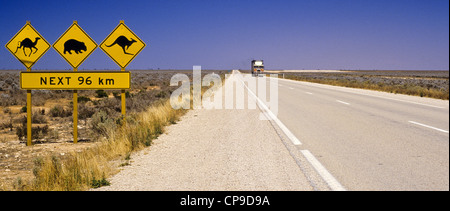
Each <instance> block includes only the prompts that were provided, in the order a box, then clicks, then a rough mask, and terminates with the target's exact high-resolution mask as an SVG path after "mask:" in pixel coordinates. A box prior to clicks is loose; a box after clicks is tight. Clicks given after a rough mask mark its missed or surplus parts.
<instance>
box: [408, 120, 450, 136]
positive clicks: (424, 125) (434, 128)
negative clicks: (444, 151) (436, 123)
mask: <svg viewBox="0 0 450 211" xmlns="http://www.w3.org/2000/svg"><path fill="white" fill-rule="evenodd" d="M408 122H409V123H412V124H416V125H420V126H422V127H426V128H430V129H433V130H437V131H440V132H444V133H449V132H448V131H447V130H443V129H439V128H436V127H433V126H429V125H426V124H422V123H418V122H415V121H408Z"/></svg>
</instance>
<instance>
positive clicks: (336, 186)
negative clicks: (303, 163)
mask: <svg viewBox="0 0 450 211" xmlns="http://www.w3.org/2000/svg"><path fill="white" fill-rule="evenodd" d="M300 152H301V153H302V154H303V156H305V158H306V160H308V162H309V163H310V164H311V165H312V166H313V167H314V169H316V171H317V173H319V175H320V176H321V177H322V179H323V180H325V182H326V183H327V184H328V186H329V187H330V188H331V190H333V191H345V188H344V187H343V186H342V185H341V183H339V182H338V181H337V180H336V178H334V177H333V175H331V174H330V172H328V170H327V169H326V168H325V167H324V166H323V165H322V164H321V163H320V162H319V161H318V160H317V159H316V157H314V155H313V154H311V152H309V151H308V150H300Z"/></svg>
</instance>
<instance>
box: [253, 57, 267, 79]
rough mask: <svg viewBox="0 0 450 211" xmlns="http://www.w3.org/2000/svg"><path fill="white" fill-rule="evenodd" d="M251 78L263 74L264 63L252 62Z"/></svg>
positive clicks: (259, 61) (260, 61) (261, 61)
mask: <svg viewBox="0 0 450 211" xmlns="http://www.w3.org/2000/svg"><path fill="white" fill-rule="evenodd" d="M251 71H252V76H258V75H259V74H261V73H264V61H263V60H252V68H251Z"/></svg>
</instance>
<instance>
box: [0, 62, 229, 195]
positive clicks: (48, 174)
mask: <svg viewBox="0 0 450 211" xmlns="http://www.w3.org/2000/svg"><path fill="white" fill-rule="evenodd" d="M131 72H132V80H131V83H132V85H131V89H130V90H127V92H126V106H127V115H126V117H125V118H124V117H123V116H122V115H121V107H120V105H121V101H120V99H121V95H120V90H101V91H98V90H87V91H84V90H83V91H78V96H79V97H78V119H79V122H78V127H79V129H78V132H79V140H78V143H77V144H73V143H72V141H73V135H72V127H73V126H72V111H73V107H72V97H73V95H72V92H71V91H61V90H52V91H48V90H36V91H33V93H32V94H33V96H32V103H33V108H32V109H33V125H32V127H33V128H32V129H33V145H32V146H25V142H26V112H25V113H24V112H22V110H23V109H22V108H23V107H24V105H26V91H24V90H20V89H19V84H18V82H19V72H18V71H0V77H2V79H3V80H1V82H0V88H1V89H0V98H1V99H0V116H1V117H2V118H1V121H0V137H1V138H0V190H87V189H89V188H96V187H101V186H104V185H108V184H109V182H108V179H107V178H108V177H109V176H111V175H112V174H114V173H117V171H118V168H119V167H120V166H123V165H128V164H129V162H128V160H129V159H130V156H131V154H132V152H134V151H136V150H140V149H142V148H144V147H148V146H151V144H152V140H154V139H155V138H157V137H158V136H159V135H161V134H162V133H164V128H165V127H166V126H167V125H170V124H175V123H176V122H177V121H178V120H179V118H180V117H181V116H182V115H183V114H184V113H185V112H186V110H182V109H181V110H174V109H172V107H171V105H170V103H169V97H170V95H171V93H172V92H173V91H174V90H175V89H177V88H178V87H177V86H175V87H171V86H169V82H170V78H171V77H172V76H173V75H174V74H176V73H180V72H181V73H184V74H186V75H188V76H190V77H191V79H192V70H190V71H170V70H169V71H162V70H161V71H131ZM208 73H210V71H203V72H202V74H208ZM216 73H218V74H222V73H225V71H216ZM205 88H206V87H205ZM25 111H26V107H25Z"/></svg>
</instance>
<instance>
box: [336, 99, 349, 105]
mask: <svg viewBox="0 0 450 211" xmlns="http://www.w3.org/2000/svg"><path fill="white" fill-rule="evenodd" d="M336 102H339V103H342V104H345V105H350V103H347V102H344V101H340V100H336Z"/></svg>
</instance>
